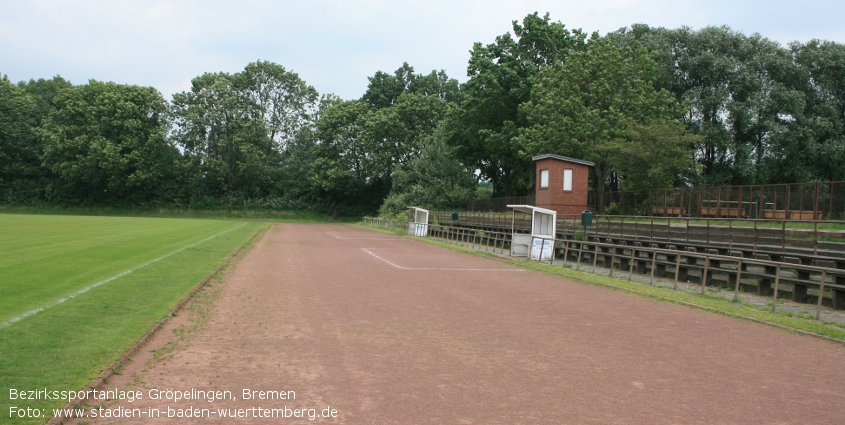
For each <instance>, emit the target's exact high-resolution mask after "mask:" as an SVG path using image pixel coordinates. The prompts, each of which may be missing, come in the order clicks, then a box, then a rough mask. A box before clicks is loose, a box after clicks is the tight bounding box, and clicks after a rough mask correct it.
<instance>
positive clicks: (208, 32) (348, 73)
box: [0, 0, 845, 98]
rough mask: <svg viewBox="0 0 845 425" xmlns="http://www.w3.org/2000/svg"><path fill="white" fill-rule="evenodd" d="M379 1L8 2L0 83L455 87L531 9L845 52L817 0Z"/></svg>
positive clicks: (597, 23) (558, 16)
mask: <svg viewBox="0 0 845 425" xmlns="http://www.w3.org/2000/svg"><path fill="white" fill-rule="evenodd" d="M790 3H794V2H789V1H787V0H775V1H772V2H755V1H742V0H734V1H728V0H710V1H703V0H696V1H667V0H648V1H643V0H636V1H635V0H615V1H611V0H604V1H601V0H594V1H591V2H583V1H577V2H576V1H537V0H511V1H507V0H488V1H478V0H470V1H457V2H456V1H454V0H452V1H448V0H432V1H427V2H420V1H387V0H347V1H334V0H318V1H305V2H303V1H262V0H245V1H239V2H229V1H201V0H150V1H140V0H136V1H129V0H126V1H120V2H114V1H99V0H85V1H79V0H76V1H61V0H52V1H51V0H42V1H30V2H12V1H9V2H6V4H5V5H4V11H3V13H2V14H0V38H2V39H3V40H4V43H2V44H0V72H2V73H7V74H9V76H10V78H11V79H13V80H24V79H29V78H49V77H51V76H53V75H55V74H61V75H62V76H64V77H65V78H68V79H70V80H71V81H72V82H74V83H75V84H80V83H84V82H85V81H87V80H88V79H89V78H95V79H99V80H108V81H116V82H120V83H132V84H140V85H151V86H154V87H156V88H158V89H159V90H161V91H162V92H163V93H164V94H165V96H168V97H169V96H170V94H172V93H173V92H176V91H182V90H186V89H188V88H189V87H190V80H191V78H193V77H195V76H197V75H200V74H202V73H204V72H218V71H225V72H237V71H238V70H240V69H242V68H243V67H244V66H245V65H246V64H247V63H249V62H251V61H255V60H257V59H262V60H269V61H273V62H276V63H279V64H281V65H284V66H285V67H286V68H288V69H289V70H293V71H296V72H298V73H299V74H300V76H301V77H302V78H303V79H305V80H306V81H307V82H308V83H309V84H311V85H314V86H315V87H316V88H317V89H318V90H319V91H320V92H322V93H325V92H334V93H336V94H339V95H340V96H342V97H344V98H357V97H360V96H361V94H363V92H364V90H365V88H366V84H367V77H368V76H371V75H372V74H374V73H375V72H376V71H377V70H383V71H386V72H392V71H393V70H395V69H396V68H398V67H399V66H400V65H401V64H402V62H404V61H407V62H408V63H410V64H411V65H412V66H414V67H415V68H416V70H417V72H429V71H430V70H432V69H437V70H439V69H445V70H446V71H447V73H448V74H449V75H450V76H452V77H454V78H458V79H459V80H461V81H464V80H465V79H466V77H465V73H466V64H467V60H468V59H469V53H468V52H469V50H470V49H471V48H472V43H473V42H476V41H478V42H482V43H485V44H487V43H491V42H493V41H494V39H495V37H496V36H497V35H500V34H502V33H505V32H507V31H509V30H510V28H511V24H510V23H511V21H513V20H521V19H522V18H523V17H524V16H526V15H527V14H529V13H533V12H535V11H537V12H539V13H540V14H544V13H545V12H550V16H551V18H552V19H553V20H555V21H561V22H563V23H564V24H566V26H567V27H568V28H572V29H574V28H581V29H583V30H584V31H585V32H587V33H590V32H592V31H596V30H598V31H600V32H601V33H607V32H609V31H613V30H616V29H618V28H620V27H625V26H628V25H630V24H632V23H638V22H642V23H646V24H649V25H651V26H664V27H670V28H677V27H680V26H682V25H688V26H692V27H693V28H701V27H703V26H707V25H722V24H727V25H730V26H731V27H733V28H734V29H735V30H738V31H742V32H745V33H752V32H759V33H760V34H762V35H763V36H766V37H769V38H773V39H775V40H777V41H780V42H781V43H782V44H786V43H787V42H789V41H792V40H800V41H807V40H809V39H812V38H821V39H830V40H834V41H838V42H845V31H843V30H842V26H841V23H840V22H839V21H840V19H841V16H843V13H842V12H845V5H840V3H841V2H832V1H825V0H815V1H806V2H803V3H802V7H800V8H797V7H795V6H794V4H790Z"/></svg>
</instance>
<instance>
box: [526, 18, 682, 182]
mask: <svg viewBox="0 0 845 425" xmlns="http://www.w3.org/2000/svg"><path fill="white" fill-rule="evenodd" d="M656 68H657V65H656V63H655V62H654V60H653V59H652V57H651V55H650V54H649V53H648V51H647V50H646V49H645V48H643V47H641V46H640V47H638V48H636V49H632V48H627V47H626V48H619V47H617V46H616V45H614V44H613V43H612V42H611V41H610V40H608V39H605V38H601V37H599V36H598V34H594V35H593V37H592V38H591V39H590V42H589V43H588V44H587V49H586V51H584V52H574V53H572V54H571V55H570V56H569V57H568V58H567V61H566V63H565V64H564V65H556V66H554V67H552V68H547V69H546V70H544V71H543V72H542V73H541V74H540V79H539V82H538V83H537V84H536V85H535V87H534V90H533V92H532V101H531V102H530V103H526V104H524V105H523V106H522V108H521V110H522V112H523V113H524V114H525V116H526V118H527V120H528V122H529V123H531V126H530V127H528V128H525V129H524V130H522V132H521V136H520V138H519V141H520V142H521V143H523V144H524V145H525V146H526V151H527V153H528V154H539V153H546V152H554V153H557V154H561V155H565V156H571V157H575V158H584V159H587V160H590V161H593V162H595V163H596V165H595V166H594V167H593V168H592V170H593V175H594V177H595V179H594V182H595V185H596V190H597V191H598V192H599V193H603V192H604V191H605V184H606V181H607V178H608V176H609V173H610V171H611V170H612V169H613V166H614V164H613V163H612V162H611V153H612V150H611V149H609V148H608V144H609V143H610V142H613V141H616V140H622V139H629V140H630V142H631V143H641V142H642V140H641V139H640V138H638V137H637V133H634V132H631V131H630V129H631V128H633V126H634V125H649V124H651V123H652V122H660V121H668V120H671V119H672V118H673V117H674V114H676V113H677V102H676V101H675V99H674V97H672V95H671V94H670V93H669V92H668V91H666V90H663V89H661V90H657V89H655V87H654V76H655V69H656ZM639 134H643V133H642V132H640V133H639Z"/></svg>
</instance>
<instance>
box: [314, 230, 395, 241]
mask: <svg viewBox="0 0 845 425" xmlns="http://www.w3.org/2000/svg"><path fill="white" fill-rule="evenodd" d="M326 233H327V234H329V235H332V236H334V237H336V238H338V239H367V240H377V241H401V240H404V239H401V238H397V237H393V238H347V237H343V236H338V235H335V234H334V233H332V232H326Z"/></svg>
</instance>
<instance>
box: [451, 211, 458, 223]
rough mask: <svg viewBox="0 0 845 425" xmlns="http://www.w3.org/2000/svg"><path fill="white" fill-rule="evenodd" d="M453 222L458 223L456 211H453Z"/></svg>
mask: <svg viewBox="0 0 845 425" xmlns="http://www.w3.org/2000/svg"><path fill="white" fill-rule="evenodd" d="M452 221H458V213H457V212H455V211H452Z"/></svg>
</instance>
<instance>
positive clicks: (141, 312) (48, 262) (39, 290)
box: [0, 214, 266, 423]
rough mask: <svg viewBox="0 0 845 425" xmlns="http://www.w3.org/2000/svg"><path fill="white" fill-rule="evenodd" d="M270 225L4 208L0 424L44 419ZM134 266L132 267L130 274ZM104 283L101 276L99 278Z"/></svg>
mask: <svg viewBox="0 0 845 425" xmlns="http://www.w3.org/2000/svg"><path fill="white" fill-rule="evenodd" d="M262 228H266V225H264V224H261V223H240V222H233V221H216V220H186V219H158V218H130V217H80V216H65V215H62V216H41V215H39V216H35V215H20V214H12V215H8V214H0V234H3V235H4V237H3V238H2V239H0V275H2V276H3V279H2V280H0V391H3V392H4V393H5V395H3V396H2V397H0V423H5V422H6V419H7V418H9V416H10V410H9V409H10V407H12V406H16V407H19V408H20V407H24V408H26V407H30V408H32V409H36V410H39V411H41V412H42V416H41V418H29V419H26V420H24V419H19V418H17V417H15V418H14V419H13V420H14V423H44V422H46V421H47V420H48V419H50V418H51V417H52V410H51V409H53V408H59V407H61V406H64V404H65V403H66V402H67V400H45V399H41V400H20V399H18V400H12V399H11V396H10V397H6V395H9V394H10V393H9V391H10V390H11V389H16V390H21V391H23V390H47V391H78V390H81V389H83V387H84V386H85V385H87V384H88V383H89V382H91V381H92V380H93V379H94V378H96V377H97V376H98V375H99V374H100V373H101V372H102V371H103V370H105V369H106V368H107V367H108V366H109V365H110V364H111V363H112V362H114V361H115V360H117V359H118V358H120V356H121V355H123V354H124V353H125V352H126V351H127V350H128V349H129V348H130V347H131V346H132V345H133V344H134V343H135V342H136V341H138V340H139V339H140V338H141V337H142V336H143V335H144V334H146V333H147V332H148V331H149V330H150V329H151V328H152V327H153V326H154V325H155V324H156V323H158V322H160V321H161V320H162V319H163V318H165V317H166V316H167V315H168V313H169V312H170V310H171V309H172V308H173V307H174V306H175V305H176V304H177V303H178V302H179V301H181V300H182V299H184V298H185V296H186V295H187V294H188V293H190V292H191V290H192V289H194V288H195V287H196V286H197V285H198V284H199V283H200V282H202V281H203V280H204V279H205V278H206V277H207V276H209V275H210V274H211V273H212V272H213V271H214V270H215V269H216V268H217V267H219V266H220V265H221V264H222V263H224V262H225V261H226V259H227V258H228V257H229V256H231V255H232V253H234V252H235V251H236V250H237V249H238V248H239V247H241V246H243V245H244V243H246V242H247V241H248V240H250V238H251V237H252V236H253V235H254V234H256V232H258V231H260V230H261V229H262ZM127 272H128V273H127ZM98 283H99V284H98Z"/></svg>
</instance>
